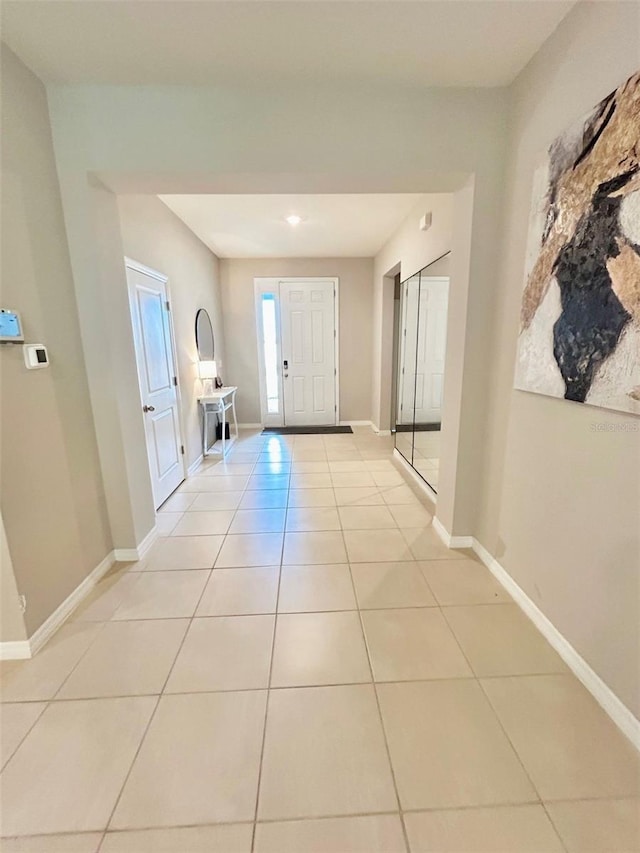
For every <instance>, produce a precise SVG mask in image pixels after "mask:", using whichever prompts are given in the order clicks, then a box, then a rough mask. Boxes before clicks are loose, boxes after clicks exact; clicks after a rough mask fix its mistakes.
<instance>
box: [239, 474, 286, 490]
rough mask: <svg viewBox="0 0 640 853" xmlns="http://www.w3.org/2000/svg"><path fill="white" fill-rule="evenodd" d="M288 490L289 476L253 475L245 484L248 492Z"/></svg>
mask: <svg viewBox="0 0 640 853" xmlns="http://www.w3.org/2000/svg"><path fill="white" fill-rule="evenodd" d="M288 488H289V474H254V475H253V476H252V477H250V478H249V482H248V484H247V489H248V490H249V491H254V490H258V491H263V490H265V489H288Z"/></svg>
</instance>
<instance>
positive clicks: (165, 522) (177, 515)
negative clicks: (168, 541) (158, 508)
mask: <svg viewBox="0 0 640 853" xmlns="http://www.w3.org/2000/svg"><path fill="white" fill-rule="evenodd" d="M183 515H184V513H183V512H159V513H158V514H157V515H156V533H157V534H158V536H169V535H170V534H171V531H172V530H175V528H176V524H177V523H178V522H179V521H180V519H181V518H182V516H183Z"/></svg>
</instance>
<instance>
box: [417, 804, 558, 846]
mask: <svg viewBox="0 0 640 853" xmlns="http://www.w3.org/2000/svg"><path fill="white" fill-rule="evenodd" d="M404 822H405V826H406V827H407V835H408V836H409V844H410V846H411V853H563V847H562V844H561V843H560V839H559V838H558V836H557V834H556V832H555V830H554V828H553V826H552V824H551V821H550V820H549V818H548V817H547V814H546V812H545V810H544V808H543V807H542V806H540V805H528V806H497V807H493V808H489V809H453V810H451V811H433V812H412V813H409V814H405V816H404Z"/></svg>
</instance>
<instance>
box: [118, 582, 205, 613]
mask: <svg viewBox="0 0 640 853" xmlns="http://www.w3.org/2000/svg"><path fill="white" fill-rule="evenodd" d="M210 574H211V572H210V571H204V570H199V571H193V570H192V571H184V572H143V573H142V574H141V575H140V580H139V581H138V583H137V584H136V585H135V586H134V587H133V589H132V590H131V591H130V592H129V594H128V595H126V596H125V598H124V599H123V601H122V604H121V605H120V607H119V608H118V609H117V611H116V613H115V615H114V617H113V618H114V619H115V620H117V621H122V620H125V619H179V618H181V617H187V616H193V614H194V613H195V610H196V607H197V605H198V601H199V600H200V596H201V595H202V591H203V589H204V588H205V585H206V583H207V581H208V580H209V575H210Z"/></svg>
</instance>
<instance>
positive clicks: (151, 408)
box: [142, 406, 156, 412]
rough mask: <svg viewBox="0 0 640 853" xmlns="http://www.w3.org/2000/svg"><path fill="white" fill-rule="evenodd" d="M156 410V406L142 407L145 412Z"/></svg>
mask: <svg viewBox="0 0 640 853" xmlns="http://www.w3.org/2000/svg"><path fill="white" fill-rule="evenodd" d="M155 410H156V407H155V406H143V407H142V411H143V412H155Z"/></svg>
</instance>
